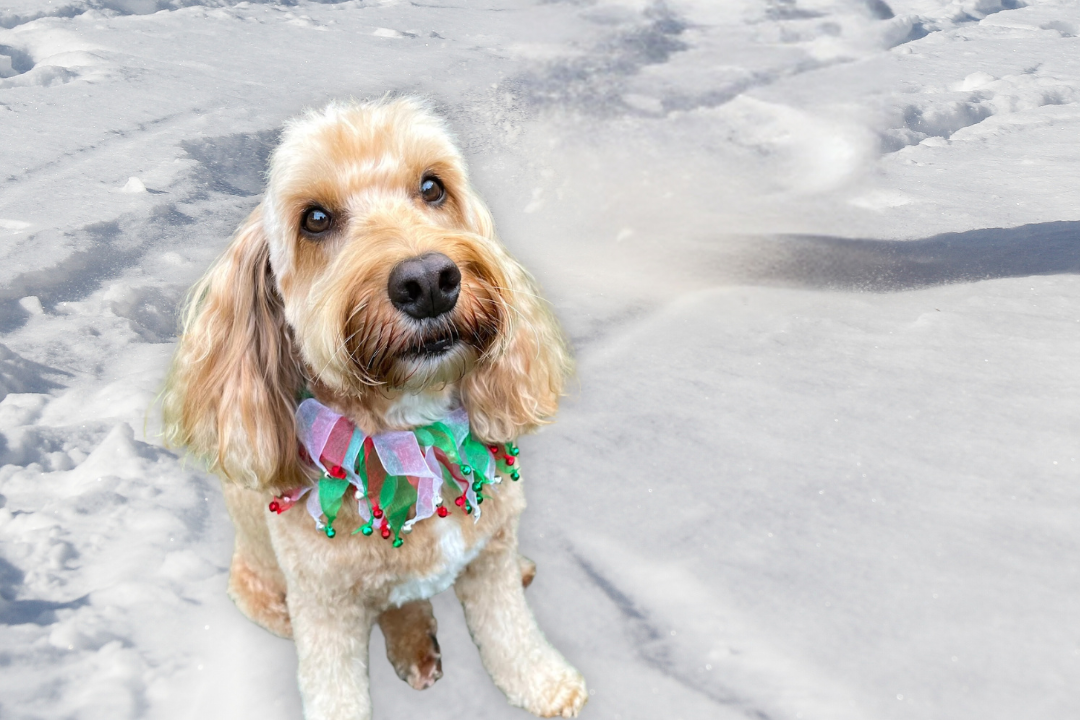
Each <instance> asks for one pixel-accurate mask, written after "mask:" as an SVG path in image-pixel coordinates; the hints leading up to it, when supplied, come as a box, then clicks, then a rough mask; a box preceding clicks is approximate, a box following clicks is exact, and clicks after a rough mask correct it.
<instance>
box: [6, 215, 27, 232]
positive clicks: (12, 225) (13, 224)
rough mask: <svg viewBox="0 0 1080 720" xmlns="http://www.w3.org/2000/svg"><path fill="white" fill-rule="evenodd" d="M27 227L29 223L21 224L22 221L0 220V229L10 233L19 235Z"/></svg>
mask: <svg viewBox="0 0 1080 720" xmlns="http://www.w3.org/2000/svg"><path fill="white" fill-rule="evenodd" d="M28 227H30V223H28V222H23V221H22V220H4V219H2V218H0V229H3V230H7V231H9V232H11V233H20V232H22V231H23V230H25V229H26V228H28Z"/></svg>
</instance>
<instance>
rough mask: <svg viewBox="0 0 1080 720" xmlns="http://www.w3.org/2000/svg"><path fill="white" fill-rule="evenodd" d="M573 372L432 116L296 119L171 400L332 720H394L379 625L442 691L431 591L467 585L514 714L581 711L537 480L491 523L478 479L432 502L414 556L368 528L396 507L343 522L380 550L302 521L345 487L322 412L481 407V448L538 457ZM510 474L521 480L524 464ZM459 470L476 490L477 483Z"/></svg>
mask: <svg viewBox="0 0 1080 720" xmlns="http://www.w3.org/2000/svg"><path fill="white" fill-rule="evenodd" d="M570 369H571V361H570V357H569V353H568V351H567V347H566V342H565V340H564V337H563V335H562V332H561V330H560V329H559V327H558V324H557V323H556V321H555V319H554V317H553V316H552V314H551V312H550V311H549V310H548V308H547V306H546V305H545V304H544V302H543V301H542V300H541V299H540V298H539V295H538V294H537V288H536V284H535V283H534V281H533V280H532V278H531V277H530V276H529V274H528V273H527V272H526V271H525V270H524V269H523V268H522V267H521V266H520V265H519V264H518V263H517V262H516V261H515V260H513V259H512V258H511V257H510V255H509V254H508V253H507V252H506V250H505V249H504V248H503V247H502V245H501V244H500V243H499V241H498V240H497V239H496V237H495V230H494V224H493V221H492V218H491V215H490V213H489V212H488V210H487V208H486V207H485V205H484V204H483V202H482V201H481V200H480V199H479V197H478V196H477V195H476V193H475V192H474V191H473V189H472V187H471V186H470V184H469V180H468V177H467V174H466V170H465V165H464V161H463V159H462V156H461V153H460V152H459V151H458V150H457V149H456V148H455V146H454V144H453V143H452V141H451V139H450V136H449V133H448V132H447V129H446V127H445V125H444V123H443V122H442V121H441V120H440V119H438V118H437V117H436V116H435V115H433V114H432V112H431V111H430V110H429V109H428V108H427V106H426V105H425V104H424V103H422V102H420V101H416V100H408V99H398V100H387V101H382V102H376V103H368V104H356V103H340V104H331V105H330V106H328V107H326V108H325V109H323V110H320V111H312V112H308V113H307V114H306V115H303V116H302V117H300V118H298V119H296V120H294V121H292V122H291V123H289V124H288V125H287V126H286V128H285V130H284V133H283V136H282V140H281V144H280V146H279V147H278V148H277V149H276V151H275V152H274V153H273V156H272V158H271V162H270V170H269V173H268V186H267V190H266V195H265V197H264V199H263V201H262V202H261V203H260V205H259V206H258V207H257V208H256V209H255V210H254V212H252V213H251V216H250V217H249V218H248V219H247V220H246V221H245V222H244V223H243V225H242V226H241V227H240V229H239V230H238V231H237V233H236V235H235V237H234V239H233V241H232V244H231V245H230V246H229V248H228V249H227V251H226V252H225V254H224V255H223V256H222V257H221V258H220V259H219V260H218V261H217V263H216V264H215V265H214V267H213V268H211V270H210V271H209V272H208V274H207V275H206V276H205V277H204V278H203V279H202V280H201V281H200V282H199V283H198V284H197V285H196V286H195V287H194V288H193V290H192V293H191V296H190V300H189V305H188V308H187V310H186V312H185V316H184V328H183V334H182V337H181V339H180V343H179V347H178V349H177V351H176V355H175V357H174V359H173V365H172V369H171V371H170V374H169V377H168V380H167V384H166V389H165V393H164V396H163V405H164V416H165V434H166V439H167V440H168V441H169V442H170V444H172V445H173V446H174V447H186V448H188V449H189V450H191V451H192V452H193V453H195V454H196V455H198V456H200V457H202V458H205V459H206V460H207V461H208V462H209V463H210V465H211V466H212V468H213V469H214V470H215V471H216V472H217V473H218V474H220V476H221V477H222V481H223V482H222V484H223V490H224V495H225V500H226V503H227V505H228V508H229V512H230V514H231V516H232V519H233V522H234V523H235V525H236V548H235V552H234V555H233V559H232V567H231V571H230V577H229V594H230V596H231V597H232V599H233V600H234V601H235V602H236V605H237V606H238V607H239V608H240V609H241V611H243V612H244V613H245V614H246V615H247V616H248V617H250V618H251V619H252V620H254V621H255V622H257V623H259V624H260V625H262V626H263V627H265V628H267V629H268V630H270V631H271V632H273V633H276V634H278V635H281V636H283V637H293V638H295V641H296V648H297V654H298V657H299V685H300V693H301V696H302V699H303V704H304V714H305V717H306V718H308V720H360V719H361V718H369V717H370V716H371V706H370V700H369V694H368V673H367V662H368V639H369V635H370V630H371V626H372V624H373V623H375V622H378V623H379V624H380V626H381V628H382V630H383V633H384V634H385V636H386V644H387V654H388V656H389V658H390V661H391V663H392V664H393V665H394V667H395V670H396V671H397V672H398V674H399V675H400V676H401V677H402V678H403V679H405V680H407V681H408V682H409V683H410V684H411V685H413V686H414V687H417V688H424V687H427V686H429V685H431V684H432V683H434V682H435V680H437V679H438V678H439V677H440V675H441V664H440V663H441V661H440V656H439V649H438V644H437V642H436V641H435V634H434V633H435V627H436V626H435V619H434V617H433V615H432V611H431V605H430V603H429V601H428V598H429V597H431V596H432V595H434V594H435V593H437V592H440V591H441V590H443V589H446V588H448V587H449V586H450V585H451V584H453V587H454V590H455V592H456V593H457V596H458V598H459V599H460V601H461V603H462V605H463V607H464V610H465V618H466V621H467V623H468V626H469V630H470V632H471V633H472V636H473V638H474V640H475V642H476V645H477V647H478V648H479V650H480V656H481V658H482V660H483V663H484V666H485V667H486V668H487V670H488V672H489V673H490V675H491V678H492V680H494V682H495V684H496V685H497V686H498V687H499V688H500V689H501V690H502V691H503V692H504V693H505V694H506V696H507V698H508V699H509V701H510V702H511V703H513V704H514V705H517V706H519V707H522V708H525V709H526V710H528V711H530V712H532V713H535V714H536V715H540V716H543V717H552V716H562V717H575V716H576V715H577V714H578V712H579V711H580V709H581V707H582V706H583V705H584V703H585V701H586V699H587V697H588V695H587V691H586V689H585V683H584V680H583V678H582V677H581V675H580V674H579V673H578V672H577V671H576V670H575V669H574V668H573V667H572V666H571V665H570V664H569V663H567V661H566V660H565V659H564V658H563V657H562V655H560V654H559V652H558V651H557V650H555V649H554V648H553V647H552V646H551V645H550V644H549V643H548V642H547V641H546V640H545V639H544V636H543V634H542V633H541V631H540V629H539V628H538V627H537V624H536V621H535V619H534V618H533V615H532V612H531V611H530V609H529V607H528V605H527V604H526V602H525V595H524V586H525V585H527V584H528V582H529V580H531V578H532V572H533V570H534V567H533V566H532V564H531V563H530V562H529V561H528V560H526V559H525V558H522V557H520V556H519V555H518V552H517V524H518V516H519V515H520V513H521V511H522V509H523V508H524V507H525V500H524V496H523V493H522V487H521V483H518V482H501V483H500V484H498V485H497V486H493V491H490V492H489V494H488V497H489V498H490V502H488V503H487V504H485V505H484V508H483V513H482V514H478V513H476V512H475V510H478V508H477V509H474V508H472V504H479V502H483V497H479V498H478V499H477V498H474V497H473V496H472V495H470V496H469V498H470V499H472V500H473V501H474V502H473V503H470V502H468V500H467V499H465V495H464V493H465V492H468V487H465V486H463V487H464V488H465V489H464V490H463V491H462V492H463V494H462V496H461V497H459V498H458V499H457V500H456V502H457V503H458V504H459V506H460V509H459V510H455V511H453V512H448V510H447V508H448V507H450V506H449V504H447V505H440V506H439V508H438V514H437V515H432V516H431V517H427V516H425V517H423V518H420V517H419V516H418V515H417V512H418V511H417V508H419V507H420V506H421V505H422V504H423V503H424V502H428V501H429V500H430V501H431V502H433V503H440V502H441V497H435V498H434V499H432V498H430V497H427V499H422V500H418V501H417V505H416V507H415V508H412V509H410V510H409V514H408V517H409V518H410V522H407V523H405V526H404V527H402V528H399V527H396V526H395V527H392V528H390V527H388V526H387V522H386V520H383V521H382V528H383V530H382V534H383V536H384V537H389V536H390V534H391V532H390V531H391V530H392V531H393V534H398V535H400V533H399V530H402V531H404V532H408V531H410V530H411V532H410V533H409V534H408V535H407V537H406V538H400V537H399V538H398V539H396V540H394V542H387V541H384V540H382V539H380V538H379V537H378V536H377V534H376V536H375V537H370V536H367V535H366V533H370V532H371V529H372V528H371V523H372V522H374V521H373V520H372V519H371V516H370V515H367V516H366V517H367V523H366V524H365V522H364V521H365V515H366V513H367V512H368V511H371V512H373V513H375V517H380V516H381V512H382V510H381V509H380V508H379V507H378V505H377V501H375V502H373V501H372V500H371V499H370V496H369V495H364V494H363V493H364V491H365V488H364V486H363V485H358V486H357V492H356V495H355V497H356V498H357V499H358V501H359V502H357V503H352V502H345V503H343V504H342V507H341V510H340V515H338V516H337V519H336V522H337V524H338V525H339V526H340V527H343V528H344V527H348V528H360V529H363V530H364V533H365V534H355V533H354V534H352V535H350V534H349V533H348V532H340V533H336V532H335V531H334V530H333V529H332V527H331V521H333V520H334V518H333V517H332V513H330V514H327V515H325V522H324V518H323V517H322V516H319V512H320V508H324V507H326V506H325V505H319V504H318V503H319V502H323V497H324V494H325V491H323V490H321V489H320V487H314V489H313V490H311V491H310V493H309V499H310V498H314V499H315V500H314V501H313V502H315V503H316V504H315V506H314V507H315V510H313V511H312V512H311V514H312V515H313V516H315V517H316V522H315V523H313V522H312V518H311V517H308V514H307V513H305V512H304V508H303V507H296V508H293V509H287V508H289V506H290V504H291V502H292V501H294V500H295V499H296V497H297V495H298V493H299V492H301V491H306V490H307V489H308V488H312V487H313V486H315V485H316V484H317V483H320V482H321V480H322V479H327V482H329V483H331V484H332V482H333V480H331V479H329V478H330V476H329V475H325V474H323V475H322V476H321V478H320V473H319V468H318V467H316V465H319V467H323V468H324V470H325V467H324V465H323V463H322V461H321V460H320V459H319V458H318V457H313V456H312V455H311V454H308V453H305V452H304V450H303V449H302V438H301V437H300V435H301V430H300V429H298V424H297V423H298V421H297V417H298V415H297V413H298V410H297V407H298V403H299V402H300V401H301V398H302V397H304V396H308V397H311V398H313V399H314V400H315V401H317V403H319V405H318V406H316V407H322V408H329V409H330V410H321V411H322V412H330V411H331V410H332V411H333V412H334V413H337V414H339V415H340V416H343V418H345V419H347V420H348V421H349V423H351V424H350V425H349V427H350V428H352V427H355V429H356V430H355V432H356V433H358V434H357V437H358V438H362V437H364V436H365V435H366V436H369V437H379V435H378V434H379V433H394V432H397V433H398V434H399V435H400V433H401V432H402V431H409V432H413V431H414V429H415V428H418V427H421V426H430V424H432V423H437V422H438V421H439V420H440V419H441V418H444V417H446V416H447V414H448V413H451V412H454V411H457V412H460V410H457V409H458V408H461V407H463V408H464V410H465V411H467V413H468V420H467V425H466V426H467V427H468V429H469V432H470V433H471V436H473V437H475V438H476V439H477V440H478V441H480V442H483V443H484V444H485V445H491V450H492V451H493V452H494V453H495V454H499V453H501V452H502V450H500V448H501V447H505V448H512V452H513V453H515V454H516V452H517V450H516V448H514V447H513V445H512V443H513V441H514V440H515V439H516V438H517V437H518V436H519V435H521V434H523V433H527V432H529V431H531V430H533V429H535V428H536V427H537V426H538V425H540V424H542V423H544V422H545V421H547V419H548V418H549V417H550V416H551V415H552V414H553V413H554V412H555V410H556V407H557V403H558V398H559V396H560V393H561V390H562V386H563V383H564V380H565V378H566V377H567V375H568V373H569V372H570ZM335 417H336V416H335ZM438 427H443V426H438ZM416 432H419V431H416ZM419 436H420V435H418V437H419ZM424 437H426V436H424ZM365 442H370V441H365ZM507 443H509V444H507ZM492 444H493V445H492ZM365 447H368V448H369V449H370V446H369V445H368V446H365ZM421 451H425V450H424V448H423V446H421ZM428 452H429V455H430V450H429V451H428ZM507 452H510V450H507ZM316 454H318V453H316ZM496 459H497V460H498V461H499V462H503V463H504V465H503V467H502V469H503V470H504V471H505V470H506V469H507V468H506V466H505V463H506V462H509V463H511V464H513V463H514V460H516V458H513V459H512V458H511V457H510V455H506V457H505V459H499V458H496ZM443 460H445V457H444V458H443ZM369 465H371V462H369ZM431 467H433V468H436V469H439V467H440V466H437V465H435V464H432V465H431ZM447 467H448V468H449V469H450V470H452V471H453V473H452V474H453V475H454V476H455V477H458V478H459V479H460V472H466V473H467V472H469V471H470V468H467V467H465V465H464V464H461V465H454V464H453V463H449V464H447ZM517 467H519V466H515V468H514V472H513V475H514V477H515V479H516V477H517V476H518V473H517V472H516V468H517ZM369 469H370V468H369ZM353 470H356V471H357V472H358V471H359V469H358V468H353V467H350V472H352V471H353ZM327 472H330V473H331V474H332V475H334V477H341V476H343V475H344V471H343V470H342V469H341V468H340V467H336V466H335V467H331V468H330V469H329V470H328V471H327ZM476 472H479V470H477V471H476ZM372 473H374V471H372ZM450 474H451V473H450V472H449V470H448V471H446V472H444V475H445V476H446V478H447V479H446V482H447V483H449V485H448V486H447V487H456V486H455V485H453V482H455V481H454V480H453V479H452V478H450ZM350 477H353V475H350ZM474 477H476V476H474ZM407 479H408V480H409V481H410V482H414V483H415V482H416V478H411V477H410V478H407ZM404 480H405V478H403V479H402V482H404ZM368 482H370V483H375V482H376V480H375V479H374V477H369V478H368ZM385 482H387V481H385V480H384V483H385ZM491 482H495V480H492V481H491ZM467 484H468V483H466V485H467ZM481 486H483V485H482V483H478V484H477V485H475V486H474V487H481ZM400 487H404V485H401V486H400ZM483 487H486V486H483ZM406 489H407V488H406ZM372 492H375V493H376V494H377V492H378V488H374V489H373V490H372ZM421 495H423V492H421ZM429 495H430V493H429ZM349 497H350V498H351V497H352V495H350V496H349ZM425 497H426V496H425ZM275 498H276V499H275ZM365 502H366V503H367V504H365ZM268 504H269V505H271V506H272V509H273V510H274V511H276V512H274V511H272V510H271V509H268ZM310 507H311V504H310V503H309V508H310ZM431 507H434V505H431ZM466 509H467V510H469V511H471V512H465V511H464V510H466ZM328 512H329V511H328ZM387 512H389V510H388V511H387ZM429 512H430V508H429ZM400 517H405V515H404V514H402V515H401V516H400ZM399 524H400V523H399ZM361 526H364V527H362V528H361ZM320 528H321V531H320ZM334 534H336V535H337V536H336V537H332V536H333V535H334Z"/></svg>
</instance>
